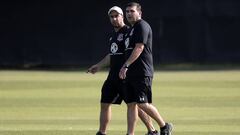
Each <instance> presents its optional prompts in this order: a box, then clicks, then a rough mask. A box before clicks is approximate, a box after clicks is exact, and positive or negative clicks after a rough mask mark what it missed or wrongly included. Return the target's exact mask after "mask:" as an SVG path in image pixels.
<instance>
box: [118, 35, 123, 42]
mask: <svg viewBox="0 0 240 135" xmlns="http://www.w3.org/2000/svg"><path fill="white" fill-rule="evenodd" d="M117 40H118V41H122V40H123V34H122V33H120V34H118V37H117Z"/></svg>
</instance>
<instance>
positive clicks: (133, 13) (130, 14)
mask: <svg viewBox="0 0 240 135" xmlns="http://www.w3.org/2000/svg"><path fill="white" fill-rule="evenodd" d="M126 18H127V20H128V22H129V23H130V24H134V23H135V22H136V21H137V20H139V18H141V13H140V12H139V11H138V10H137V7H136V6H132V7H127V8H126Z"/></svg>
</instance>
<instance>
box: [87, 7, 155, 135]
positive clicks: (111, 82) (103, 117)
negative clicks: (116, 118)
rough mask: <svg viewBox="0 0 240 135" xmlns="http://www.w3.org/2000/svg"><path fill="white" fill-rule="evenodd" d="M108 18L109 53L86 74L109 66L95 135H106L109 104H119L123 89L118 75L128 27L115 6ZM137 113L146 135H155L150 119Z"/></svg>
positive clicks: (109, 116) (109, 117)
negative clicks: (112, 28)
mask: <svg viewBox="0 0 240 135" xmlns="http://www.w3.org/2000/svg"><path fill="white" fill-rule="evenodd" d="M108 16H109V18H110V22H111V24H112V25H113V27H114V31H113V32H112V33H111V36H110V38H109V46H110V49H109V50H110V52H109V53H108V54H107V55H106V56H105V57H104V58H103V59H102V60H101V61H100V62H98V63H97V64H95V65H93V66H91V67H90V68H89V69H88V72H90V73H93V74H94V73H96V72H97V71H99V70H100V69H101V68H102V67H105V66H110V70H109V74H108V77H107V79H106V80H105V82H104V84H103V86H102V93H101V111H100V126H99V131H98V132H97V134H96V135H106V130H107V126H108V123H109V121H110V119H111V104H121V102H122V96H123V88H124V84H123V80H121V79H120V78H119V77H118V73H119V71H120V69H121V67H122V65H123V63H124V62H125V58H124V50H125V45H124V35H125V34H126V33H127V31H128V27H127V26H126V25H125V24H124V20H123V12H122V10H121V8H119V7H117V6H114V7H112V8H110V9H109V11H108ZM138 112H139V117H140V118H141V120H142V121H143V122H144V124H145V125H146V127H147V129H148V134H147V135H157V131H156V130H155V128H154V127H153V125H152V121H151V118H150V117H149V116H148V115H146V113H145V112H143V111H142V110H141V109H138Z"/></svg>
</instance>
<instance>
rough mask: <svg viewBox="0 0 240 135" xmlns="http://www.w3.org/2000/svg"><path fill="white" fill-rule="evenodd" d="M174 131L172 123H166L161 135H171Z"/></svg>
mask: <svg viewBox="0 0 240 135" xmlns="http://www.w3.org/2000/svg"><path fill="white" fill-rule="evenodd" d="M172 130H173V125H172V123H166V124H165V126H164V127H163V128H161V134H160V135H171V134H172Z"/></svg>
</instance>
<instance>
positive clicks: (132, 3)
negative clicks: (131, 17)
mask: <svg viewBox="0 0 240 135" xmlns="http://www.w3.org/2000/svg"><path fill="white" fill-rule="evenodd" d="M133 6H136V7H137V10H138V11H142V8H141V5H140V4H139V3H137V2H130V3H128V4H127V7H133Z"/></svg>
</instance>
